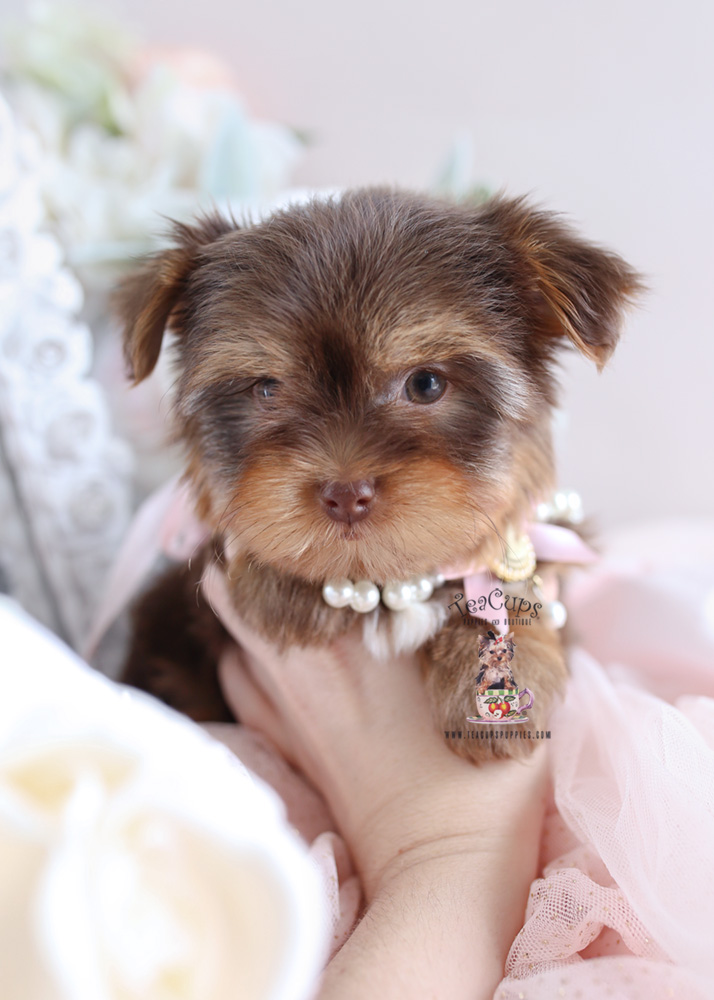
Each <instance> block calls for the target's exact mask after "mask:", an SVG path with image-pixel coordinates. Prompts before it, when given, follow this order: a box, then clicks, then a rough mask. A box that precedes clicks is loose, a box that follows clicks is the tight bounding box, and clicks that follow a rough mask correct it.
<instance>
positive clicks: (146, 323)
mask: <svg viewBox="0 0 714 1000" xmlns="http://www.w3.org/2000/svg"><path fill="white" fill-rule="evenodd" d="M235 228H236V225H235V223H233V222H229V221H228V220H227V219H224V218H222V217H221V216H220V215H210V216H206V217H205V218H203V219H201V220H200V221H199V222H197V223H196V224H195V225H193V226H186V225H183V224H181V223H174V225H173V229H172V236H173V240H174V243H175V246H174V247H173V248H171V249H169V250H163V251H162V252H160V253H157V254H154V255H153V256H152V257H148V258H146V260H145V261H144V263H143V265H141V266H140V267H139V269H138V270H137V271H135V272H134V273H133V274H130V275H129V276H128V277H126V278H124V280H123V281H122V282H121V283H120V285H119V287H118V289H117V291H116V292H115V294H114V297H113V306H114V311H115V312H116V313H117V315H118V316H119V319H120V320H121V321H122V323H123V325H124V357H125V359H126V364H127V372H128V375H129V378H131V379H132V381H133V383H134V385H137V384H138V383H139V382H142V381H143V380H144V379H145V378H147V376H149V375H150V374H151V373H152V371H153V370H154V368H155V366H156V362H157V361H158V359H159V352H160V350H161V341H162V339H163V335H164V330H165V329H166V326H167V324H168V322H169V318H170V316H171V313H172V312H173V311H174V309H175V308H176V306H177V304H178V302H179V300H180V298H181V295H182V294H183V292H184V291H185V289H186V284H187V282H188V279H189V277H190V275H191V272H192V271H193V270H194V269H195V268H196V267H197V266H198V264H199V263H200V258H201V254H202V252H203V251H204V250H205V248H206V247H207V246H208V245H210V244H211V243H213V242H214V241H215V240H217V239H219V237H221V236H223V235H224V234H225V233H228V232H231V231H233V230H234V229H235Z"/></svg>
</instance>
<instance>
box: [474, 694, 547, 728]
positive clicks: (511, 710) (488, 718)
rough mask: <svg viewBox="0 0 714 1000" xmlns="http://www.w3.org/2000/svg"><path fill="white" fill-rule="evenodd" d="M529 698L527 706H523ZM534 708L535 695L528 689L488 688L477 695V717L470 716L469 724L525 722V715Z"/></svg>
mask: <svg viewBox="0 0 714 1000" xmlns="http://www.w3.org/2000/svg"><path fill="white" fill-rule="evenodd" d="M525 698H527V699H528V702H527V704H522V702H523V699H525ZM532 707H533V694H532V692H531V691H530V690H529V689H528V688H522V689H521V690H520V691H519V690H518V688H488V690H486V691H484V692H483V694H479V693H477V694H476V710H477V712H478V715H477V716H469V717H468V718H467V720H466V721H467V722H477V723H480V724H483V723H494V722H498V723H501V722H524V721H525V720H526V719H527V716H526V715H524V714H523V713H524V712H526V711H527V710H528V709H529V708H532Z"/></svg>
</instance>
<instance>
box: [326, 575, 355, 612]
mask: <svg viewBox="0 0 714 1000" xmlns="http://www.w3.org/2000/svg"><path fill="white" fill-rule="evenodd" d="M354 591H355V588H354V586H353V584H352V581H351V580H328V581H327V583H326V584H325V586H324V587H323V588H322V597H323V599H324V601H325V603H326V604H329V605H330V607H331V608H346V607H347V605H348V604H349V603H350V601H351V600H352V598H353V596H354Z"/></svg>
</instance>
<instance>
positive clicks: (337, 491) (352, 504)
mask: <svg viewBox="0 0 714 1000" xmlns="http://www.w3.org/2000/svg"><path fill="white" fill-rule="evenodd" d="M374 497H375V490H374V482H373V481H371V480H369V479H360V480H358V481H357V482H355V483H325V485H324V486H322V487H320V503H321V504H322V508H323V510H324V511H325V513H326V514H327V515H328V517H331V518H332V519H333V521H342V522H344V523H345V524H354V523H355V521H364V519H365V518H366V517H368V516H369V512H370V510H371V508H372V505H373V503H374Z"/></svg>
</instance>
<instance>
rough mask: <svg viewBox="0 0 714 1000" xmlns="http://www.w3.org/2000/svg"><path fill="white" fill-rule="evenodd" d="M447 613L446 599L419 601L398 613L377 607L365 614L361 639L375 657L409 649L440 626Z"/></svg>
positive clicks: (430, 636) (407, 651)
mask: <svg viewBox="0 0 714 1000" xmlns="http://www.w3.org/2000/svg"><path fill="white" fill-rule="evenodd" d="M448 616H449V612H448V609H447V606H446V600H442V601H439V600H431V601H422V602H420V603H419V604H412V605H410V606H409V607H406V608H404V610H403V611H400V612H399V613H398V614H389V613H388V612H386V611H383V610H382V609H381V608H380V609H378V610H377V613H376V614H370V615H366V616H365V622H364V625H363V627H362V639H363V641H364V644H365V647H366V648H367V650H368V651H369V652H370V653H371V654H372V656H374V657H375V658H376V659H382V660H386V659H388V658H389V657H390V656H397V655H399V654H400V653H413V652H414V651H415V650H417V649H419V648H420V647H421V646H423V645H424V643H425V642H427V640H428V639H431V638H432V637H433V636H435V635H436V634H437V632H439V631H440V630H441V628H442V627H443V625H444V622H445V621H446V619H447V618H448Z"/></svg>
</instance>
